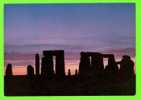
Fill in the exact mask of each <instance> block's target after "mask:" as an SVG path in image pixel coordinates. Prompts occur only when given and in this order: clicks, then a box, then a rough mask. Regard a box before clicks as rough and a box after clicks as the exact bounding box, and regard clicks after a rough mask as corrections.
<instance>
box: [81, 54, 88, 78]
mask: <svg viewBox="0 0 141 100" xmlns="http://www.w3.org/2000/svg"><path fill="white" fill-rule="evenodd" d="M89 71H90V58H89V55H88V54H87V53H86V52H81V54H80V64H79V75H80V77H81V79H85V78H87V74H88V73H89Z"/></svg>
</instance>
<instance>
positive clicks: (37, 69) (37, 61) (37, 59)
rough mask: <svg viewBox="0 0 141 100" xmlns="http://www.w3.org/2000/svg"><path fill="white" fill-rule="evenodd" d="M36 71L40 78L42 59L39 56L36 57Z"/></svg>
mask: <svg viewBox="0 0 141 100" xmlns="http://www.w3.org/2000/svg"><path fill="white" fill-rule="evenodd" d="M35 69H36V75H37V76H39V72H40V57H39V54H36V55H35Z"/></svg>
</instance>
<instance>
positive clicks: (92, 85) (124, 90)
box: [4, 76, 135, 96]
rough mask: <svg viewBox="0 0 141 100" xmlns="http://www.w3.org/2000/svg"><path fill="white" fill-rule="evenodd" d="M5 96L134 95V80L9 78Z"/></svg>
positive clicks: (6, 82) (6, 79)
mask: <svg viewBox="0 0 141 100" xmlns="http://www.w3.org/2000/svg"><path fill="white" fill-rule="evenodd" d="M4 82H5V83H4V85H5V86H4V93H5V96H54V95H56V96H64V95H66V96H67V95H68V96H71V95H72V96H73V95H74V96H75V95H135V78H134V79H130V80H125V81H120V80H114V81H113V80H112V81H109V80H106V79H97V80H91V79H87V80H81V79H79V78H78V77H77V78H73V76H72V77H67V76H66V77H65V78H64V79H62V80H57V79H52V80H47V79H42V78H40V77H38V78H37V77H36V78H35V77H34V78H29V77H27V76H11V77H5V79H4Z"/></svg>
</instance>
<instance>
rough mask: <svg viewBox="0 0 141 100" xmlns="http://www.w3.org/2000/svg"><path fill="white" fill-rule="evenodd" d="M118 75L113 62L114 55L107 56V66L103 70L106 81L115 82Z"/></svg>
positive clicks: (115, 64) (116, 67)
mask: <svg viewBox="0 0 141 100" xmlns="http://www.w3.org/2000/svg"><path fill="white" fill-rule="evenodd" d="M117 73H118V66H117V63H116V61H115V58H114V55H112V54H111V55H109V57H108V65H107V66H106V68H105V74H106V76H105V77H106V79H109V80H115V79H116V78H117V77H116V76H117Z"/></svg>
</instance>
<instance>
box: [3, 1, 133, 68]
mask: <svg viewBox="0 0 141 100" xmlns="http://www.w3.org/2000/svg"><path fill="white" fill-rule="evenodd" d="M44 49H45V50H48V49H51V50H52V49H63V50H65V52H66V59H67V60H68V61H67V64H69V63H72V65H68V66H72V67H74V65H76V63H75V62H77V65H78V62H79V53H80V52H81V51H101V52H108V53H109V52H110V53H114V54H115V55H116V56H121V55H122V54H128V55H130V56H132V57H134V55H135V54H134V49H135V5H134V4H83V5H82V4H81V5H80V4H65V5H64V4H58V5H55V4H48V5H45V4H43V5H41V4H28V5H27V4H25V5H24V4H20V5H16V4H8V5H6V6H5V55H6V59H5V61H6V63H14V65H15V66H25V65H26V64H27V60H26V59H27V58H29V59H30V60H31V62H30V60H28V63H32V64H34V62H33V60H34V55H33V54H34V53H36V52H40V53H41V52H42V50H44ZM25 55H26V56H25ZM26 57H27V58H26ZM74 63H75V64H74ZM72 67H71V68H72Z"/></svg>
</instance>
